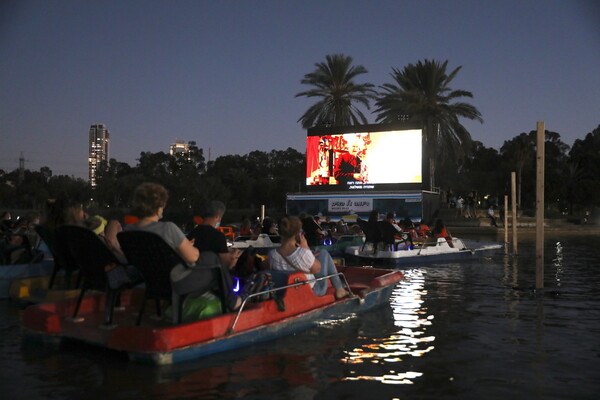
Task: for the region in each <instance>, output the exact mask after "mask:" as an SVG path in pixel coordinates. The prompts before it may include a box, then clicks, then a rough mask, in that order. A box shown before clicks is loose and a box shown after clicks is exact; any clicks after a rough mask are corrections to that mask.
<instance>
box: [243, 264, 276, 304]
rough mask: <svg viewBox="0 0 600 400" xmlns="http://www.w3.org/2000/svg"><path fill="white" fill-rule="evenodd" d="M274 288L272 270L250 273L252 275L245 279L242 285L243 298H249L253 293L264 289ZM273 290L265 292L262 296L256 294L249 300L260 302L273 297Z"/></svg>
mask: <svg viewBox="0 0 600 400" xmlns="http://www.w3.org/2000/svg"><path fill="white" fill-rule="evenodd" d="M273 288H274V284H273V277H272V276H271V273H270V272H267V271H259V272H254V273H252V274H250V276H249V277H248V278H247V279H246V280H245V281H244V286H243V287H242V291H241V293H242V298H247V297H248V296H250V295H251V294H255V293H260V292H263V291H267V290H271V289H273ZM273 297H274V296H273V292H268V293H263V294H261V295H260V296H254V297H252V298H251V299H250V300H249V301H252V302H260V301H265V300H269V299H272V298H273Z"/></svg>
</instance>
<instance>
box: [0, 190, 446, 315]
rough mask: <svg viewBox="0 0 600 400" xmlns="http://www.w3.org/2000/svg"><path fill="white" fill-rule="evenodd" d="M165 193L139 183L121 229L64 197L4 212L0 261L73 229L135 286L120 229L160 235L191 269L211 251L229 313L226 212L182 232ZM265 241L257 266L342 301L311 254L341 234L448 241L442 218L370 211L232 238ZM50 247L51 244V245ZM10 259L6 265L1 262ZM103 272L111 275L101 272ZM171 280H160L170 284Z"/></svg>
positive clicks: (244, 226) (408, 242) (245, 225)
mask: <svg viewBox="0 0 600 400" xmlns="http://www.w3.org/2000/svg"><path fill="white" fill-rule="evenodd" d="M167 202H168V192H167V190H166V189H165V188H164V187H163V186H161V185H159V184H155V183H144V184H142V185H140V186H138V187H137V188H136V189H135V191H134V196H133V208H132V214H133V215H134V216H135V217H136V219H135V222H133V223H130V224H128V225H122V224H121V223H120V222H119V221H117V220H107V219H105V218H104V217H103V216H101V215H92V216H88V215H87V214H86V213H85V211H84V208H83V205H82V204H81V203H79V202H76V201H73V200H70V199H68V198H58V199H55V200H51V201H48V203H47V209H46V213H45V218H44V220H43V221H42V220H41V219H40V216H39V215H37V214H31V215H28V216H26V217H25V218H23V219H20V220H17V221H13V219H12V217H11V215H10V213H3V214H2V216H1V217H2V218H1V219H0V233H1V236H0V244H1V245H2V256H3V259H2V261H3V262H4V263H7V264H8V263H13V262H14V261H15V260H16V259H17V258H18V255H17V253H15V252H14V251H15V249H17V248H19V246H21V247H27V248H30V249H33V248H36V247H37V243H39V241H40V238H39V236H37V233H36V232H37V229H36V226H38V225H39V226H41V227H43V228H44V229H45V230H46V231H47V232H51V233H52V234H53V235H56V234H57V232H58V230H59V228H60V227H61V226H64V225H77V226H82V227H86V228H88V229H90V230H91V231H93V232H94V233H95V234H96V235H98V237H99V238H101V239H102V241H103V243H104V244H105V245H106V246H107V248H108V249H110V251H112V252H113V254H114V255H115V257H116V258H117V259H118V260H119V262H120V263H121V264H122V265H123V266H127V267H126V268H127V274H128V276H129V277H130V278H131V280H132V282H133V281H136V280H139V277H140V274H139V273H137V272H136V271H135V267H134V266H130V265H129V266H128V265H127V264H128V262H127V258H126V256H125V254H124V253H123V251H122V249H121V247H120V244H119V240H118V238H117V235H118V233H119V232H121V231H123V230H126V231H135V230H141V231H147V232H152V233H154V234H156V235H158V236H160V237H161V238H162V239H163V240H164V241H165V243H167V244H168V245H169V246H170V247H171V248H172V249H173V250H174V251H175V252H176V253H177V254H178V255H179V256H180V257H181V259H182V260H184V261H185V263H186V264H187V265H188V266H190V267H192V266H194V265H196V263H198V262H199V260H200V258H201V254H203V253H204V252H212V253H214V254H216V255H217V256H218V260H219V261H220V266H221V268H220V272H221V275H220V280H221V281H222V282H219V284H222V285H223V286H221V287H224V290H223V292H224V293H221V294H220V295H221V296H222V297H223V300H224V303H225V304H226V307H227V309H228V310H231V311H234V310H237V309H239V307H240V306H241V304H242V303H243V301H244V299H245V296H247V293H246V294H244V293H243V292H239V291H235V290H234V286H236V285H235V283H236V282H235V279H236V271H237V270H238V269H239V263H240V262H241V260H240V258H242V255H243V253H242V251H241V250H237V249H234V248H233V247H232V246H231V243H228V241H227V239H226V237H225V235H224V234H223V232H221V231H220V230H219V227H220V224H221V221H222V219H223V216H224V215H225V212H226V206H225V204H224V203H222V202H220V201H211V202H209V203H208V204H207V205H206V207H205V210H204V211H203V213H202V215H201V216H200V218H199V219H197V222H199V223H197V224H196V225H195V226H194V227H193V229H191V230H190V231H189V232H184V231H183V230H182V229H181V228H180V227H179V226H177V225H176V224H175V223H173V222H170V221H163V220H162V218H163V213H164V210H165V207H167ZM265 234H266V235H268V236H269V237H271V238H272V239H273V242H279V243H280V246H279V247H277V248H276V249H273V250H271V251H270V252H269V253H268V256H267V257H266V261H265V262H264V263H263V264H262V267H263V268H264V269H267V270H271V271H285V272H288V273H289V272H302V273H304V274H306V278H307V280H308V281H309V282H310V286H311V287H312V289H313V292H314V293H315V295H317V296H323V295H325V294H326V293H327V290H328V286H329V285H330V286H332V287H333V291H332V293H333V295H334V297H335V298H336V299H341V298H344V297H346V296H348V295H349V292H348V291H347V290H346V288H345V287H344V285H343V284H342V282H341V280H340V278H339V276H337V275H336V273H337V270H336V267H335V263H334V261H333V259H332V257H331V255H330V254H329V252H327V251H326V250H320V251H316V250H313V249H314V248H315V246H319V245H323V244H324V243H333V242H335V241H336V240H338V239H339V238H341V237H342V236H346V235H359V236H364V237H365V240H366V241H367V242H372V243H374V244H382V245H385V246H393V247H394V248H395V249H399V248H408V249H410V248H412V247H413V246H414V243H415V242H416V241H422V240H426V239H427V238H430V237H431V238H434V237H444V238H446V239H447V240H451V236H450V234H449V232H448V230H447V229H446V227H445V226H444V224H443V222H442V221H441V220H439V219H438V220H437V221H436V222H435V225H434V227H433V229H430V228H429V226H428V225H427V224H425V223H423V222H419V223H417V224H415V223H413V221H411V219H410V218H407V217H406V218H402V219H399V220H396V218H395V215H394V213H392V212H388V213H387V214H380V213H379V211H378V210H374V211H373V212H371V214H370V216H369V218H368V220H367V221H364V220H362V219H361V218H356V219H355V220H354V221H352V223H350V222H348V223H347V222H346V221H344V219H343V218H342V219H340V220H339V221H332V220H331V218H330V217H327V216H326V217H322V216H320V215H317V216H315V215H308V214H301V215H299V216H298V217H291V216H286V217H284V218H282V219H280V220H279V221H275V220H274V219H272V218H269V217H265V218H264V219H263V220H262V221H260V220H258V218H253V219H249V218H244V219H243V221H242V223H241V226H240V228H239V232H238V238H239V239H256V238H257V237H259V236H260V235H265ZM50 244H51V243H49V245H50ZM7 256H8V258H9V259H8V260H7V259H6V257H7ZM106 271H107V273H109V272H110V270H106ZM169 284H170V282H165V285H169Z"/></svg>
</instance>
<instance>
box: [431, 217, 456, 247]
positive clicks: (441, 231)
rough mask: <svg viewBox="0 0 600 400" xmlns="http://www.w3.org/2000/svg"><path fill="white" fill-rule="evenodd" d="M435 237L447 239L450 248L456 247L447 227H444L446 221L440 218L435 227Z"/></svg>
mask: <svg viewBox="0 0 600 400" xmlns="http://www.w3.org/2000/svg"><path fill="white" fill-rule="evenodd" d="M433 236H434V237H436V238H444V239H446V241H447V242H448V244H449V245H450V247H454V246H453V245H452V236H450V233H449V232H448V229H446V225H444V221H442V220H441V219H440V218H438V219H436V220H435V225H434V227H433Z"/></svg>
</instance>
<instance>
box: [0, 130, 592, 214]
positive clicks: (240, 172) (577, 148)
mask: <svg viewBox="0 0 600 400" xmlns="http://www.w3.org/2000/svg"><path fill="white" fill-rule="evenodd" d="M535 137H536V132H535V131H531V132H529V133H521V134H519V135H517V136H516V137H514V138H513V139H511V140H507V141H505V142H504V144H503V145H502V147H501V148H500V149H499V150H496V149H493V148H489V147H485V146H484V145H483V144H482V143H481V142H478V141H474V142H473V143H472V148H471V151H470V152H469V153H470V155H469V156H468V157H466V158H464V159H452V158H446V159H445V160H444V162H443V164H441V165H440V166H439V167H438V172H439V184H440V189H441V190H442V191H448V190H452V191H453V193H455V194H463V196H464V195H465V194H466V193H468V192H470V191H472V190H476V191H477V192H478V194H479V195H480V196H484V195H490V196H491V197H496V198H498V199H499V200H500V201H501V199H502V198H503V196H504V195H505V194H510V173H511V171H515V172H516V173H517V184H518V187H517V198H518V204H519V207H520V209H524V210H527V209H533V208H534V205H535V160H536V155H535ZM599 154H600V125H599V126H598V127H597V128H596V129H595V130H594V131H593V132H590V133H588V134H587V135H585V137H584V139H577V140H576V141H575V143H574V144H573V147H572V148H569V146H568V145H566V144H565V143H563V142H562V141H561V140H560V135H559V134H558V133H556V132H549V131H546V144H545V162H546V171H545V179H546V183H545V191H546V200H545V203H546V207H547V209H548V211H549V212H550V214H549V216H550V215H551V213H552V212H555V214H569V215H580V214H581V212H583V210H586V209H587V210H591V209H593V207H598V206H600V156H599ZM23 172H24V173H23V174H22V175H21V179H20V174H19V170H17V169H16V170H14V171H10V172H5V171H2V170H0V210H9V209H37V210H42V209H43V205H44V203H45V201H46V200H47V199H49V198H56V197H57V196H59V195H61V194H66V195H67V196H69V197H71V198H73V199H77V200H79V201H81V202H82V203H84V204H85V205H86V206H87V207H92V208H93V207H97V208H99V209H103V210H113V209H114V210H127V209H128V207H129V206H130V201H131V195H132V192H133V189H134V188H135V187H136V186H137V185H138V184H139V183H141V182H146V181H152V182H157V183H160V184H162V185H164V186H165V187H166V188H167V189H168V190H169V193H170V201H169V209H170V210H171V213H172V217H174V218H175V217H176V218H177V219H180V220H184V219H186V218H188V217H189V216H191V215H197V213H198V212H199V211H200V210H201V208H202V206H203V205H204V204H205V203H206V202H207V201H209V200H213V199H219V200H222V201H224V202H225V203H227V205H228V207H229V209H231V210H235V209H244V210H255V212H256V213H258V210H259V209H260V206H261V205H263V204H264V205H265V206H266V207H267V209H268V210H269V211H270V212H276V213H280V214H281V213H283V212H284V210H285V195H286V193H291V192H298V191H303V190H305V189H304V186H303V181H304V176H305V157H304V154H302V153H300V152H298V151H297V150H295V149H292V148H288V149H287V150H272V151H270V152H262V151H253V152H250V153H248V154H246V155H227V156H222V157H218V158H217V159H216V160H214V161H211V162H208V163H206V162H205V159H204V156H203V152H202V149H200V148H198V147H197V146H196V145H195V143H194V142H190V151H189V152H188V153H180V154H176V155H173V156H172V155H169V154H166V153H163V152H158V153H149V152H142V153H141V154H140V157H139V159H138V163H137V165H136V166H133V167H132V166H130V165H128V164H126V163H123V162H119V161H117V160H115V159H111V160H110V161H109V162H107V163H105V164H103V165H101V166H100V171H99V174H98V180H97V187H96V188H95V189H93V190H92V189H91V188H90V186H89V185H88V183H87V182H86V181H85V180H83V179H80V178H74V177H69V176H65V175H59V176H54V175H53V174H52V171H51V170H50V169H49V168H48V167H43V168H41V169H40V170H39V171H30V170H25V171H23ZM248 216H250V215H248ZM167 217H169V216H167ZM237 217H239V216H238V215H236V214H235V213H234V214H232V218H237Z"/></svg>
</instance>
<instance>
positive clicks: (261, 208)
mask: <svg viewBox="0 0 600 400" xmlns="http://www.w3.org/2000/svg"><path fill="white" fill-rule="evenodd" d="M264 220H265V205H264V204H263V205H262V206H260V223H261V224H262V222H263V221H264Z"/></svg>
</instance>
